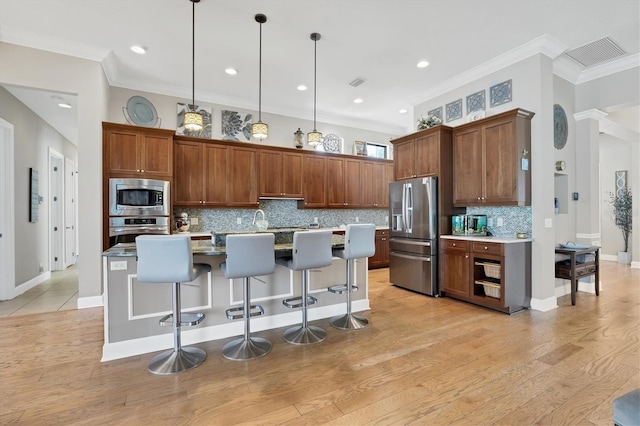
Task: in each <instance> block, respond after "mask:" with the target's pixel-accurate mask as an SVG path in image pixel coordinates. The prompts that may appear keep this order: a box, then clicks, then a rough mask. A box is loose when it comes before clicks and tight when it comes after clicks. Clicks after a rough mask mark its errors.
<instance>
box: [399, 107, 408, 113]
mask: <svg viewBox="0 0 640 426" xmlns="http://www.w3.org/2000/svg"><path fill="white" fill-rule="evenodd" d="M398 112H399V113H400V114H406V113H407V112H408V111H407V110H406V109H404V108H402V109H401V110H400V111H398Z"/></svg>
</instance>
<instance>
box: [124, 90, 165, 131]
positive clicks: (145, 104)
mask: <svg viewBox="0 0 640 426" xmlns="http://www.w3.org/2000/svg"><path fill="white" fill-rule="evenodd" d="M125 118H126V119H127V121H129V122H130V123H132V124H135V125H137V126H146V127H155V125H156V124H157V123H158V113H157V112H156V107H154V106H153V104H152V103H151V102H149V101H148V100H147V99H146V98H143V97H142V96H132V97H131V98H129V100H128V101H127V107H126V112H125Z"/></svg>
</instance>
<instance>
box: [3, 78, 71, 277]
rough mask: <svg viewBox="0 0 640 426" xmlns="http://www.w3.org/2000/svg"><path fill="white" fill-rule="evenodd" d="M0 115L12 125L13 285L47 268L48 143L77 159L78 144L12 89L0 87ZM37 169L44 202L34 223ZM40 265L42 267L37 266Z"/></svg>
mask: <svg viewBox="0 0 640 426" xmlns="http://www.w3.org/2000/svg"><path fill="white" fill-rule="evenodd" d="M0 104H1V105H2V109H0V117H2V118H3V119H5V120H7V121H8V122H10V123H11V124H13V126H14V142H15V145H14V148H15V152H14V175H15V176H14V182H15V186H14V190H15V229H14V231H15V235H16V239H15V260H16V262H15V280H16V282H15V285H16V287H17V286H19V285H21V284H24V283H26V282H27V281H29V280H31V279H33V278H36V277H37V276H39V275H40V274H41V273H43V272H48V271H49V270H50V265H49V252H48V244H49V227H48V209H49V201H50V200H49V196H48V191H49V173H48V160H49V150H48V148H49V147H51V148H53V149H55V150H56V151H58V152H59V153H61V154H63V155H64V156H65V157H67V158H70V159H72V160H73V161H77V158H78V153H77V151H78V150H77V148H76V146H75V145H73V144H72V143H71V142H70V141H69V140H67V139H65V138H64V137H63V136H62V135H61V134H60V133H58V132H57V131H56V130H54V129H53V128H52V127H51V126H50V125H49V124H47V123H46V122H45V121H43V120H42V119H41V118H40V117H39V116H37V115H36V114H35V113H34V112H33V111H31V110H30V109H29V108H27V106H26V105H24V104H23V103H22V102H20V101H19V100H18V99H16V98H15V97H14V96H13V95H12V94H11V93H9V92H8V91H7V90H5V89H4V88H3V87H0ZM30 168H33V169H35V170H37V171H38V175H39V184H38V193H39V194H40V195H42V196H43V199H44V202H43V203H42V204H40V205H39V206H38V207H39V215H38V216H39V218H38V221H37V222H36V223H32V222H30V221H29V199H30V193H29V188H30V186H29V181H30V179H29V169H30ZM41 265H42V268H43V269H42V270H40V266H41Z"/></svg>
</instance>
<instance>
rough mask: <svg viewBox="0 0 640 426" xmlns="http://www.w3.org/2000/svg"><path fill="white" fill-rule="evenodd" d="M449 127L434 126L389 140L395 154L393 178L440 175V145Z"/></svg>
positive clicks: (449, 130)
mask: <svg viewBox="0 0 640 426" xmlns="http://www.w3.org/2000/svg"><path fill="white" fill-rule="evenodd" d="M451 130H452V129H451V127H447V126H436V127H432V128H431V129H427V130H422V131H420V132H417V133H413V134H411V135H407V136H404V137H402V138H399V139H395V140H393V141H391V142H392V143H393V146H394V151H395V153H394V155H395V180H404V179H412V178H416V177H426V176H439V175H440V167H441V166H440V165H441V161H440V145H441V143H442V138H443V134H444V135H445V137H446V135H447V134H448V135H450V134H451Z"/></svg>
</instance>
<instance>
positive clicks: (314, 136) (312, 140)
mask: <svg viewBox="0 0 640 426" xmlns="http://www.w3.org/2000/svg"><path fill="white" fill-rule="evenodd" d="M311 40H313V132H309V133H307V144H309V145H311V146H318V145H320V142H322V133H320V132H319V131H317V130H316V68H317V61H318V49H317V42H318V40H320V34H318V33H311Z"/></svg>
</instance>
